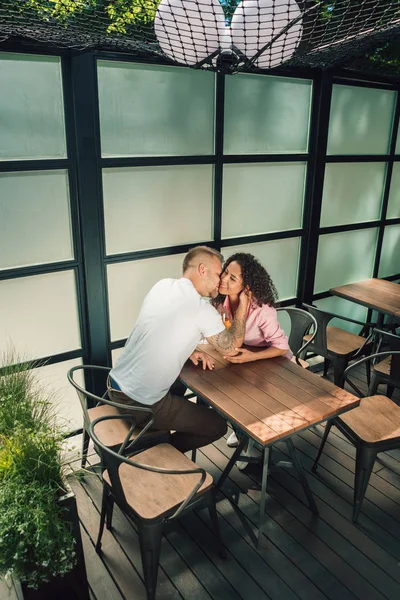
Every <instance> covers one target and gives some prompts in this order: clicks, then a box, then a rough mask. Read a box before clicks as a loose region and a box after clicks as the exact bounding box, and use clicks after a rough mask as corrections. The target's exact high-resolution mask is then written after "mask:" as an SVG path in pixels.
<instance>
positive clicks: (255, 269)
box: [212, 252, 278, 307]
mask: <svg viewBox="0 0 400 600" xmlns="http://www.w3.org/2000/svg"><path fill="white" fill-rule="evenodd" d="M234 261H235V262H237V263H238V264H239V265H240V268H241V271H242V279H243V287H247V286H248V287H249V290H250V291H251V292H252V294H253V300H254V301H255V302H256V303H257V304H258V306H262V305H263V304H268V305H269V306H273V307H275V306H276V304H277V302H278V292H277V291H276V287H275V286H274V284H273V282H272V279H271V277H270V276H269V274H268V273H267V271H266V270H265V269H264V267H263V266H262V264H261V263H260V262H259V261H258V260H257V259H256V257H255V256H253V255H252V254H248V253H245V252H237V253H236V254H232V256H230V257H229V258H228V259H227V261H226V262H225V264H224V270H225V269H226V267H227V266H228V265H230V263H231V262H234ZM225 298H226V296H225V295H224V294H218V296H217V297H216V298H214V300H213V301H212V304H213V305H214V306H219V305H220V304H223V302H224V300H225Z"/></svg>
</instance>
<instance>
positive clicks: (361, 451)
mask: <svg viewBox="0 0 400 600" xmlns="http://www.w3.org/2000/svg"><path fill="white" fill-rule="evenodd" d="M376 455H377V451H376V450H375V448H368V447H367V446H364V445H361V446H359V447H358V448H357V453H356V472H355V477H354V506H353V523H357V521H358V515H359V513H360V509H361V505H362V502H363V500H364V496H365V492H366V491H367V487H368V483H369V479H370V477H371V473H372V469H373V466H374V463H375V459H376Z"/></svg>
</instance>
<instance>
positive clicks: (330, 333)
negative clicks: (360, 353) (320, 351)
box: [304, 325, 365, 356]
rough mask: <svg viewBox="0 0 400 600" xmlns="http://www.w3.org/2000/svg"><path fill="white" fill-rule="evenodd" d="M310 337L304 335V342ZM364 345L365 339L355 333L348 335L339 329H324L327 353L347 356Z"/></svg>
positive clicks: (347, 332)
mask: <svg viewBox="0 0 400 600" xmlns="http://www.w3.org/2000/svg"><path fill="white" fill-rule="evenodd" d="M310 338H311V335H305V336H304V340H305V341H308V340H309V339H310ZM364 343H365V338H363V337H361V336H360V335H356V334H355V333H350V332H349V331H345V330H344V329H340V328H339V327H333V326H332V325H329V326H328V327H327V328H326V345H327V348H328V352H332V354H338V355H339V356H347V355H349V354H353V353H354V352H356V351H357V350H358V349H359V348H360V347H361V346H362V345H363V344H364Z"/></svg>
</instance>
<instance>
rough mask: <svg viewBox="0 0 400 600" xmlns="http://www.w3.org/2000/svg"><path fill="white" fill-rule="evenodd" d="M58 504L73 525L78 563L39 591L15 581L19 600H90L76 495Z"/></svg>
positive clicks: (66, 496)
mask: <svg viewBox="0 0 400 600" xmlns="http://www.w3.org/2000/svg"><path fill="white" fill-rule="evenodd" d="M58 503H59V504H60V505H61V506H62V507H63V508H65V509H66V510H65V518H66V520H67V521H68V522H69V523H71V525H72V532H73V535H74V537H75V540H76V545H75V551H76V559H77V563H76V565H75V567H74V568H73V569H72V570H71V571H69V573H67V574H66V575H64V576H57V577H54V578H53V579H51V580H50V581H49V582H47V583H43V584H42V585H41V586H40V587H39V588H38V589H37V590H35V589H33V588H29V587H27V585H26V584H25V583H24V582H23V581H21V582H19V581H15V580H14V585H15V591H16V593H17V597H18V600H55V599H56V600H89V587H88V581H87V575H86V567H85V560H84V555H83V548H82V538H81V532H80V528H79V519H78V511H77V508H76V498H75V495H74V493H73V492H72V491H69V492H68V493H66V494H65V495H64V496H62V497H61V498H60V499H59V500H58Z"/></svg>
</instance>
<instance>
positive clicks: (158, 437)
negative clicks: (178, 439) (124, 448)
mask: <svg viewBox="0 0 400 600" xmlns="http://www.w3.org/2000/svg"><path fill="white" fill-rule="evenodd" d="M87 412H88V417H89V419H90V422H91V423H92V422H93V421H94V420H95V419H97V418H98V417H112V416H114V415H117V416H120V413H119V412H118V409H117V408H115V406H110V405H109V404H101V405H100V406H96V407H95V408H89V410H88V411H87ZM128 431H129V421H122V420H120V419H118V420H117V419H112V420H108V421H103V422H102V423H99V424H98V425H97V426H96V433H97V436H98V438H99V440H100V441H101V442H103V444H104V445H105V446H108V447H109V448H113V447H115V446H119V445H120V444H122V442H123V441H124V440H125V438H126V434H127V433H128ZM141 431H142V429H141V428H140V427H135V429H134V431H133V433H132V435H131V437H130V438H129V439H130V440H134V439H135V438H136V437H137V436H138V435H139V433H140V432H141ZM169 433H170V432H169V431H154V430H152V429H150V430H149V431H146V433H145V434H144V436H143V438H142V440H141V441H142V444H143V445H145V446H150V445H152V444H158V443H159V442H166V441H168V439H169Z"/></svg>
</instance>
